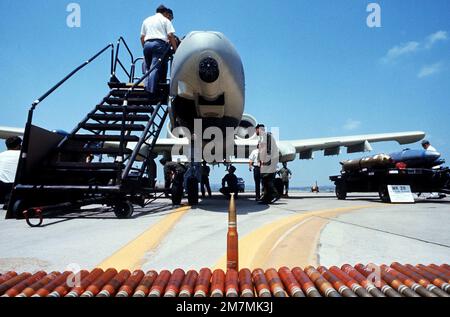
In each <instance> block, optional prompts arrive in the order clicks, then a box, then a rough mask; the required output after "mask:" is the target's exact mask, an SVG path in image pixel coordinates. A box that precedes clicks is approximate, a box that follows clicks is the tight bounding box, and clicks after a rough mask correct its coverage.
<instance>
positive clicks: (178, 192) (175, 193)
mask: <svg viewBox="0 0 450 317" xmlns="http://www.w3.org/2000/svg"><path fill="white" fill-rule="evenodd" d="M171 196H172V204H173V205H180V204H181V200H182V199H183V186H182V185H181V184H173V185H172V189H171Z"/></svg>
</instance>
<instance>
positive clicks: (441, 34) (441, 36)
mask: <svg viewBox="0 0 450 317" xmlns="http://www.w3.org/2000/svg"><path fill="white" fill-rule="evenodd" d="M447 39H448V33H447V32H446V31H437V32H436V33H433V34H430V35H429V36H428V37H427V39H426V43H425V47H426V48H427V49H430V48H432V47H433V45H434V44H435V43H437V42H439V41H446V40H447Z"/></svg>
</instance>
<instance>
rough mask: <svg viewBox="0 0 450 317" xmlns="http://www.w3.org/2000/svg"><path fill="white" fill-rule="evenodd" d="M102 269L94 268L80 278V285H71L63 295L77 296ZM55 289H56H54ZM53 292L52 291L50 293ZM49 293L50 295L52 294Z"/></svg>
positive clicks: (101, 272) (99, 274)
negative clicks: (68, 290)
mask: <svg viewBox="0 0 450 317" xmlns="http://www.w3.org/2000/svg"><path fill="white" fill-rule="evenodd" d="M103 273H104V272H103V270H102V269H99V268H97V269H94V270H93V271H92V272H91V273H90V274H89V275H88V276H86V277H85V278H84V279H82V280H81V283H80V285H78V286H75V287H73V288H72V289H71V290H70V292H69V293H68V294H67V295H65V296H66V297H79V296H80V295H81V294H83V292H84V290H85V289H86V288H87V287H88V286H89V285H91V283H93V282H94V281H95V280H97V279H98V278H99V277H100V276H101V275H102V274H103ZM55 291H58V289H56V290H55ZM52 294H53V293H52ZM52 294H50V295H52Z"/></svg>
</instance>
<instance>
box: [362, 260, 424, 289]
mask: <svg viewBox="0 0 450 317" xmlns="http://www.w3.org/2000/svg"><path fill="white" fill-rule="evenodd" d="M369 265H371V266H373V265H374V264H369ZM380 268H381V277H382V278H383V280H385V281H386V282H387V283H389V284H390V285H391V286H392V287H393V288H394V289H396V290H397V291H398V292H399V293H400V294H402V295H404V296H406V297H420V296H419V295H418V294H417V293H416V292H414V291H413V290H412V289H410V288H409V287H408V286H406V285H405V284H403V283H402V282H401V281H400V279H398V278H396V277H395V276H394V275H393V274H392V273H394V272H393V270H392V269H391V268H390V267H388V266H386V265H382V266H380Z"/></svg>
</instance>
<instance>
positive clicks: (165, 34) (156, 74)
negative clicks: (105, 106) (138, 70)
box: [141, 5, 177, 97]
mask: <svg viewBox="0 0 450 317" xmlns="http://www.w3.org/2000/svg"><path fill="white" fill-rule="evenodd" d="M171 12H172V11H171V10H169V9H168V8H166V7H165V6H163V5H161V6H159V7H158V8H157V9H156V14H155V15H153V16H151V17H148V18H147V19H145V20H144V22H143V23H142V29H141V43H142V47H143V48H144V56H145V65H146V71H149V70H150V69H151V68H154V67H155V66H156V67H155V69H154V71H152V73H151V74H150V75H149V76H148V77H147V78H146V80H145V83H144V84H145V87H146V90H147V91H148V92H149V93H151V94H153V95H154V97H157V96H156V93H157V86H158V83H159V81H160V80H161V77H162V76H164V74H162V72H161V69H163V67H161V66H162V60H164V57H165V56H164V55H166V54H167V53H168V51H169V49H170V46H172V48H173V50H174V51H176V50H177V42H176V39H175V29H174V27H173V25H172V22H171V21H170V20H169V18H171V17H172V18H173V13H172V14H171Z"/></svg>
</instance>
